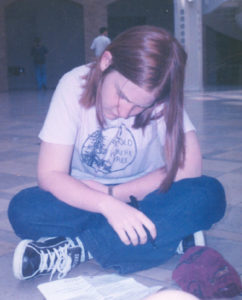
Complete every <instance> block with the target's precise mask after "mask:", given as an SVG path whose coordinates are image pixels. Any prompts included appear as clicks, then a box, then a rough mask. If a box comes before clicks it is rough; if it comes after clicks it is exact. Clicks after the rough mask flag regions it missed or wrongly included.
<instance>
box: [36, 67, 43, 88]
mask: <svg viewBox="0 0 242 300" xmlns="http://www.w3.org/2000/svg"><path fill="white" fill-rule="evenodd" d="M34 67H35V77H36V81H37V86H38V89H41V87H42V80H41V69H40V65H39V64H35V66H34Z"/></svg>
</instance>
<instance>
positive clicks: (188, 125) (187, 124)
mask: <svg viewBox="0 0 242 300" xmlns="http://www.w3.org/2000/svg"><path fill="white" fill-rule="evenodd" d="M183 126H184V132H188V131H192V130H196V128H195V127H194V125H193V124H192V121H191V120H190V118H189V116H188V114H187V112H186V111H185V110H184V113H183Z"/></svg>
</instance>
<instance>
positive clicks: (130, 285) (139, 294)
mask: <svg viewBox="0 0 242 300" xmlns="http://www.w3.org/2000/svg"><path fill="white" fill-rule="evenodd" d="M161 288H162V287H161V286H155V287H147V286H145V285H143V284H141V283H139V282H137V281H135V280H134V279H133V278H127V277H122V276H119V275H117V274H111V275H99V276H79V277H75V278H68V279H61V280H56V281H51V282H47V283H42V284H40V285H38V289H39V290H40V292H41V293H42V294H43V295H44V297H45V298H46V299H47V300H83V299H85V300H127V299H132V300H141V299H143V298H144V297H147V296H148V295H151V294H153V293H155V292H157V291H158V290H160V289H161Z"/></svg>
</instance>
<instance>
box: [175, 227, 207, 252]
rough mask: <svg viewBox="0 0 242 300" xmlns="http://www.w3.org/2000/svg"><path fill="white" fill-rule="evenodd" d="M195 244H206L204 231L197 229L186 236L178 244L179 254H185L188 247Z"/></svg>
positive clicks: (177, 250)
mask: <svg viewBox="0 0 242 300" xmlns="http://www.w3.org/2000/svg"><path fill="white" fill-rule="evenodd" d="M193 246H206V242H205V238H204V234H203V232H202V231H197V232H195V233H194V234H191V235H189V236H187V237H186V238H184V239H183V240H182V241H181V242H180V243H179V245H178V247H177V249H176V252H177V253H178V254H184V253H185V252H186V251H187V249H189V248H191V247H193Z"/></svg>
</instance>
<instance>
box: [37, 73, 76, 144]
mask: <svg viewBox="0 0 242 300" xmlns="http://www.w3.org/2000/svg"><path fill="white" fill-rule="evenodd" d="M80 96H81V80H80V79H79V80H77V78H75V77H74V76H72V75H71V74H68V73H67V74H65V75H64V76H63V77H62V78H61V80H60V81H59V83H58V85H57V87H56V90H55V92H54V94H53V97H52V100H51V103H50V107H49V110H48V113H47V116H46V119H45V121H44V125H43V127H42V129H41V131H40V134H39V138H40V139H41V140H43V141H45V142H48V143H54V144H65V145H73V144H74V142H75V137H76V133H77V129H78V123H79V121H80V104H79V100H80Z"/></svg>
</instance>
